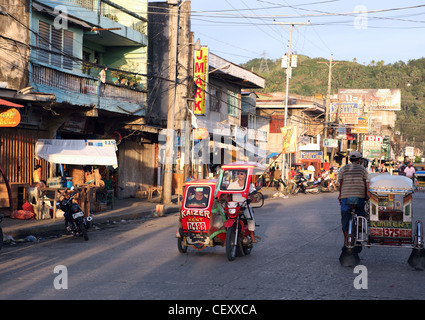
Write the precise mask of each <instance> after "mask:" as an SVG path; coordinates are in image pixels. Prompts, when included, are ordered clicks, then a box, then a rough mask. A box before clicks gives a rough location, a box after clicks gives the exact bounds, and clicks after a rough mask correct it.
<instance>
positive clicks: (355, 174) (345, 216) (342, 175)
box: [338, 151, 368, 243]
mask: <svg viewBox="0 0 425 320" xmlns="http://www.w3.org/2000/svg"><path fill="white" fill-rule="evenodd" d="M361 158H362V154H361V153H360V152H358V151H352V152H351V153H350V161H351V163H350V164H347V165H345V166H344V167H342V168H341V170H340V172H339V174H338V180H339V183H340V188H339V197H338V200H339V203H340V205H341V224H342V232H343V233H344V243H346V240H347V235H348V224H349V221H350V218H351V213H350V211H351V207H350V205H349V204H348V203H347V199H348V198H359V201H358V203H357V205H356V213H357V215H359V216H365V215H366V212H365V210H364V205H365V198H366V197H367V192H368V190H367V183H366V180H367V170H366V168H365V167H364V166H362V165H361V164H360V160H361Z"/></svg>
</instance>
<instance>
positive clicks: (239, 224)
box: [224, 199, 252, 261]
mask: <svg viewBox="0 0 425 320" xmlns="http://www.w3.org/2000/svg"><path fill="white" fill-rule="evenodd" d="M249 202H250V200H249V199H247V200H245V201H244V203H242V205H244V204H246V206H244V207H242V205H241V204H240V203H239V202H237V201H229V202H227V203H226V207H225V208H224V210H225V212H226V216H227V217H228V218H227V220H226V221H225V222H224V227H225V228H226V255H227V259H228V260H229V261H233V260H235V258H236V256H243V255H249V254H250V253H251V250H252V239H251V232H250V231H249V230H248V224H247V220H246V218H245V216H244V214H243V212H244V210H252V209H251V207H250V206H249Z"/></svg>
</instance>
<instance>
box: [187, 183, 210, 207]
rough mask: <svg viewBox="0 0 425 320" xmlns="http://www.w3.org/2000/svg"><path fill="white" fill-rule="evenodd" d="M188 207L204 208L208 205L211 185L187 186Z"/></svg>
mask: <svg viewBox="0 0 425 320" xmlns="http://www.w3.org/2000/svg"><path fill="white" fill-rule="evenodd" d="M186 192H187V194H186V202H185V207H186V208H199V209H204V208H206V207H208V202H209V198H210V194H211V187H209V186H191V187H189V188H187V191H186Z"/></svg>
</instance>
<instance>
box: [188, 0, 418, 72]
mask: <svg viewBox="0 0 425 320" xmlns="http://www.w3.org/2000/svg"><path fill="white" fill-rule="evenodd" d="M191 8H192V13H191V23H192V26H191V28H192V31H193V32H194V33H195V39H197V38H199V39H200V41H201V44H202V45H207V46H208V47H209V50H210V51H211V52H212V53H214V54H216V55H218V56H220V57H221V58H224V59H226V60H228V61H230V62H233V63H236V64H241V63H245V62H247V61H249V60H251V59H255V58H259V59H261V58H266V59H273V60H275V59H279V58H280V57H282V56H283V55H284V54H285V53H287V52H288V44H289V35H290V31H289V28H290V26H289V25H283V24H281V23H294V30H293V31H292V41H291V52H292V53H293V54H295V53H297V54H302V55H306V56H308V57H310V58H319V57H321V58H325V59H329V58H330V57H331V55H332V56H333V60H335V61H338V60H344V61H353V59H356V61H357V62H358V63H362V64H366V65H367V64H370V63H371V62H372V61H375V62H378V61H384V63H385V64H388V63H394V62H397V61H404V62H406V63H407V62H408V61H409V60H413V59H419V58H422V57H425V2H423V1H412V0H403V1H400V0H386V1H382V0H369V1H363V2H361V1H353V0H297V1H295V0H192V1H191ZM299 23H310V24H309V25H299Z"/></svg>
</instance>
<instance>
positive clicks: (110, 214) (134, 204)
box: [1, 197, 180, 239]
mask: <svg viewBox="0 0 425 320" xmlns="http://www.w3.org/2000/svg"><path fill="white" fill-rule="evenodd" d="M158 204H160V203H159V198H157V199H155V198H154V199H153V200H152V201H148V200H146V199H138V198H127V199H115V203H114V209H110V206H109V205H108V210H107V211H103V212H99V213H94V214H92V215H91V216H92V218H93V223H94V224H96V223H105V222H107V221H113V220H123V219H124V220H127V219H136V218H140V217H143V216H148V215H152V214H153V213H154V212H155V211H156V206H157V205H158ZM179 210H180V204H177V197H173V203H172V204H169V205H164V214H168V213H174V212H178V211H179ZM1 227H2V229H3V234H4V235H8V236H12V237H13V238H14V239H22V238H25V237H27V236H29V235H34V236H36V235H41V234H46V233H54V232H64V230H65V223H64V219H63V217H58V218H56V219H55V220H54V219H43V220H20V219H11V218H9V217H5V218H4V219H3V221H2V222H1Z"/></svg>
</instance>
